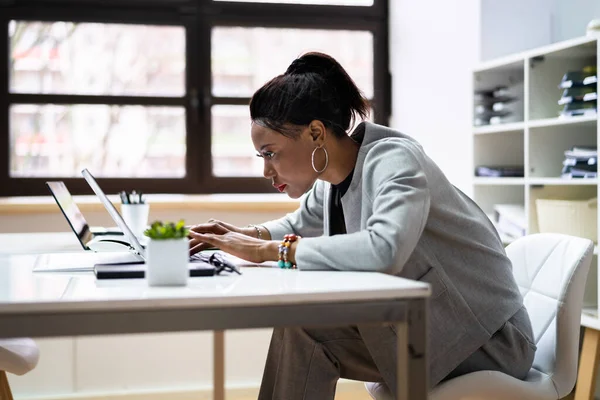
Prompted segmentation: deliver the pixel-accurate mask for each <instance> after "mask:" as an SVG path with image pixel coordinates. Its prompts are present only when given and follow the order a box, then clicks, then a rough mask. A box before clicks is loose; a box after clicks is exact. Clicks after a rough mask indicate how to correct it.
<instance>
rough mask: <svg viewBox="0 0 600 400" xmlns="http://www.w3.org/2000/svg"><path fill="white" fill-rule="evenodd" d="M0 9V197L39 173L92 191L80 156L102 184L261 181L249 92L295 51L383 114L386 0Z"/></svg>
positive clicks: (51, 4)
mask: <svg viewBox="0 0 600 400" xmlns="http://www.w3.org/2000/svg"><path fill="white" fill-rule="evenodd" d="M2 4H4V5H2ZM40 4H43V5H40ZM0 15H2V17H0V23H2V24H3V25H4V30H3V31H2V32H3V33H2V35H5V36H4V38H3V39H2V40H0V58H2V57H6V59H5V60H4V62H3V63H2V66H0V74H1V75H2V77H1V78H0V92H4V91H5V92H6V96H4V95H3V96H2V97H1V98H0V154H2V158H3V159H5V160H6V161H5V162H4V163H2V164H1V165H0V196H9V195H46V194H47V191H46V190H47V189H46V188H45V185H44V182H45V181H46V180H49V179H60V180H63V181H65V183H66V184H67V186H68V187H69V189H70V190H71V191H72V192H73V193H77V194H84V193H90V192H91V191H90V190H89V188H88V187H87V185H86V184H85V182H84V181H83V179H82V178H81V174H80V172H81V170H82V169H83V168H88V169H90V171H91V172H92V173H93V174H94V175H95V176H96V177H97V178H98V180H99V181H100V184H101V186H102V187H103V188H104V189H105V190H106V191H107V192H109V193H114V192H117V191H120V190H123V189H133V188H135V189H136V190H142V191H144V192H148V193H152V192H154V193H157V192H159V193H217V192H228V193H236V192H239V193H243V192H271V191H273V188H272V187H271V185H270V183H269V182H268V181H266V180H265V179H263V178H262V167H263V166H262V162H261V160H260V159H259V158H257V157H256V156H255V151H254V148H253V146H252V142H251V140H250V117H249V110H248V103H249V101H250V97H251V96H252V94H253V93H254V91H255V90H256V89H257V88H259V87H260V86H261V85H262V84H263V83H264V82H266V81H267V80H269V79H271V78H272V77H274V76H275V75H277V74H280V73H282V72H284V71H285V69H286V68H287V66H288V65H289V63H290V62H291V61H292V60H293V59H294V58H295V57H297V56H299V55H300V54H302V53H303V52H306V51H323V52H325V53H328V54H331V55H332V56H334V57H335V58H336V59H338V60H339V61H340V63H341V64H342V65H343V66H344V67H345V68H346V69H347V70H348V71H349V73H350V75H351V76H352V77H353V78H354V80H355V81H356V82H357V84H358V86H359V87H360V88H361V89H362V90H363V91H364V92H365V94H366V95H367V96H368V97H369V98H370V99H371V100H372V105H373V112H372V114H373V115H372V116H371V119H372V120H375V121H376V122H380V123H387V118H388V116H389V109H390V104H389V103H390V101H389V98H390V87H389V75H388V72H387V65H388V54H387V1H386V0H319V1H316V0H280V1H275V0H259V1H253V2H251V1H246V0H235V1H220V0H148V1H144V2H142V1H140V0H120V1H116V0H111V1H107V2H100V1H97V0H79V1H73V0H44V1H30V0H20V1H17V2H11V3H10V5H6V4H5V3H1V2H0ZM4 68H6V69H4Z"/></svg>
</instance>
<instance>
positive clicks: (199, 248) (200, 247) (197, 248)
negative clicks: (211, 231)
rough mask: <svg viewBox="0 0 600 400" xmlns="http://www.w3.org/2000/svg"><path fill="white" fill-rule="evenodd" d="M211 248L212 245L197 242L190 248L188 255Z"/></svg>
mask: <svg viewBox="0 0 600 400" xmlns="http://www.w3.org/2000/svg"><path fill="white" fill-rule="evenodd" d="M212 248H214V247H213V246H211V245H210V244H208V243H199V244H197V245H195V246H194V247H191V248H190V255H191V256H193V255H194V254H196V253H198V252H200V251H204V250H208V249H212Z"/></svg>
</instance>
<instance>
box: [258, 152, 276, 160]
mask: <svg viewBox="0 0 600 400" xmlns="http://www.w3.org/2000/svg"><path fill="white" fill-rule="evenodd" d="M256 157H260V158H266V159H269V160H271V159H272V158H273V157H275V153H274V152H272V151H264V152H263V153H262V154H260V153H256Z"/></svg>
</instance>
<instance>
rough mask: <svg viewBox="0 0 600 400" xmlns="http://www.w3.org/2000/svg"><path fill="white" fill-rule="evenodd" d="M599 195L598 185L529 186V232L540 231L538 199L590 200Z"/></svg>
mask: <svg viewBox="0 0 600 400" xmlns="http://www.w3.org/2000/svg"><path fill="white" fill-rule="evenodd" d="M596 196H598V187H597V186H596V185H568V186H565V185H543V186H531V187H530V188H529V213H528V215H529V217H528V222H529V223H528V227H529V230H528V233H529V234H532V233H539V231H540V230H539V225H538V217H537V207H536V200H537V199H553V200H589V199H591V198H593V197H596Z"/></svg>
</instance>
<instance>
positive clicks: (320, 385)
mask: <svg viewBox="0 0 600 400" xmlns="http://www.w3.org/2000/svg"><path fill="white" fill-rule="evenodd" d="M522 310H523V309H522ZM522 310H520V311H519V312H517V313H516V314H515V315H514V316H513V317H512V318H511V319H510V320H509V321H507V323H506V324H505V325H504V326H503V327H502V328H501V329H500V330H499V331H498V332H497V333H495V334H494V335H493V336H492V337H491V338H490V340H489V342H488V343H486V344H485V345H483V346H482V347H481V348H480V349H479V350H477V351H476V352H475V353H473V354H472V355H471V356H469V357H468V358H467V359H466V360H464V361H463V362H462V363H461V364H460V365H459V366H458V367H457V368H456V369H455V370H454V371H452V372H451V373H450V374H449V375H448V377H446V379H450V378H453V377H456V376H460V375H463V374H466V373H469V372H474V371H479V370H495V371H502V372H504V373H506V374H509V375H511V376H514V377H516V378H519V379H521V378H524V377H525V376H526V375H527V372H528V371H529V369H530V368H531V365H532V363H533V357H534V354H535V345H533V344H532V334H531V331H530V328H529V327H530V324H529V321H528V320H527V321H525V320H524V318H527V319H528V318H529V317H528V316H527V313H525V312H523V311H522ZM395 354H396V336H395V334H394V332H393V330H392V328H391V327H387V326H384V327H382V326H350V327H341V328H315V329H310V328H276V329H275V330H274V331H273V336H272V338H271V345H270V347H269V353H268V356H267V362H266V365H265V370H264V374H263V379H262V384H261V387H260V393H259V396H258V399H259V400H333V398H334V396H335V387H336V384H337V381H338V379H339V378H346V379H352V380H358V381H365V382H385V383H386V385H387V386H388V387H389V388H390V389H391V390H392V393H395V388H396V380H395V374H396V360H395ZM437 383H439V382H430V385H431V386H434V385H436V384H437ZM365 394H366V393H365Z"/></svg>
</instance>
